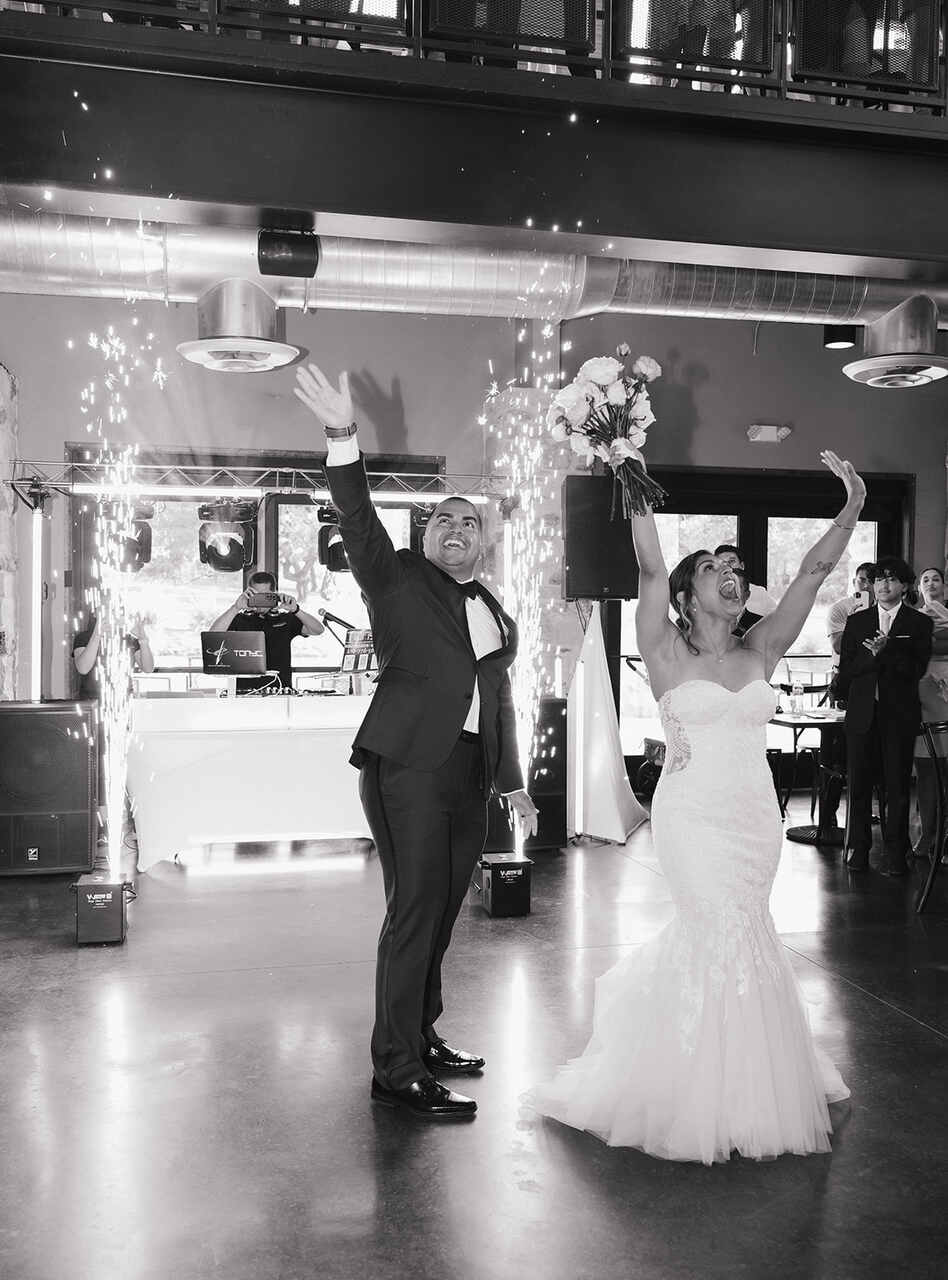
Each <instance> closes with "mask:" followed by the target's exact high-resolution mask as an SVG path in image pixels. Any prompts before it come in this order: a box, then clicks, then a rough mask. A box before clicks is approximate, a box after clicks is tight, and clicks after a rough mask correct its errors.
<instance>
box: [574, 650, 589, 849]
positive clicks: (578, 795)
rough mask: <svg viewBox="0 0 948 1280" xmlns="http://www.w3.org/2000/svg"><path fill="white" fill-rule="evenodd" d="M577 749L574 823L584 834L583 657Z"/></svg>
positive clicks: (578, 690)
mask: <svg viewBox="0 0 948 1280" xmlns="http://www.w3.org/2000/svg"><path fill="white" fill-rule="evenodd" d="M574 679H575V682H576V751H575V753H574V764H575V769H576V777H575V779H574V781H575V787H576V790H575V795H574V798H575V804H576V814H575V819H574V823H573V825H574V826H575V828H576V832H575V834H576V835H578V836H579V835H582V834H583V832H584V831H585V829H586V814H585V812H584V809H583V806H584V797H583V769H584V767H585V755H586V735H585V728H586V672H585V670H584V667H583V662H582V659H580V661H579V662H577V663H576V675H575V677H574Z"/></svg>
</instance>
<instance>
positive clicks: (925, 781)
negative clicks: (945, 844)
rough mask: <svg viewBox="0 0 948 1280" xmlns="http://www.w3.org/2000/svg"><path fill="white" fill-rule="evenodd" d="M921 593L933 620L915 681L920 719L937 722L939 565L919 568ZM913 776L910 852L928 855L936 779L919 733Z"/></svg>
mask: <svg viewBox="0 0 948 1280" xmlns="http://www.w3.org/2000/svg"><path fill="white" fill-rule="evenodd" d="M918 590H919V595H920V597H921V600H920V603H919V606H918V608H919V612H920V613H925V614H927V615H928V617H930V618H931V619H932V621H933V622H934V624H935V630H934V634H933V636H932V656H931V658H930V659H929V663H928V666H927V668H926V669H925V674H924V675H923V676H922V678H921V680H920V681H919V682H918V696H919V699H920V700H921V704H922V720H923V721H927V722H928V723H929V724H937V723H939V722H940V721H943V720H948V608H946V607H945V575H944V574H943V573H942V571H941V570H940V569H936V568H931V569H923V570H922V572H921V573H920V574H919V578H918ZM935 748H936V750H937V751H938V754H939V756H941V757H944V756H948V740H946V738H945V736H944V735H941V734H940V735H939V736H938V737H937V738H936V739H935ZM915 776H916V777H917V779H918V819H919V824H920V831H919V837H918V843H917V844H916V845H915V846H914V847H913V849H912V853H913V854H914V855H915V857H916V858H929V859H930V858H931V857H932V848H933V845H934V843H935V839H936V836H937V834H938V833H937V831H936V815H937V800H938V782H937V779H936V776H935V766H934V764H932V761H931V757H930V756H929V754H928V747H927V746H926V745H925V739H924V738H923V737H922V735H921V734H919V736H918V737H917V738H916V739H915Z"/></svg>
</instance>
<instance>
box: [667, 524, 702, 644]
mask: <svg viewBox="0 0 948 1280" xmlns="http://www.w3.org/2000/svg"><path fill="white" fill-rule="evenodd" d="M710 555H711V552H710V551H705V550H703V549H702V550H701V551H692V553H691V555H690V556H685V558H684V560H679V561H678V563H677V564H676V565H675V567H674V569H672V571H671V573H670V574H669V575H668V594H669V597H670V598H671V607H672V608H673V609H674V610H675V626H676V627H677V628H678V630H679V631H680V632H681V634H682V635H683V636H684V638H685V644H686V645H687V646H688V652H689V653H693V654H696V655H697V654H699V653H700V652H701V650H700V649H699V648H698V646H697V645H696V644H694V643H693V642H692V639H691V628H692V627H693V625H694V623H693V622H692V620H691V616H690V614H689V613H688V608H689V606H690V604H691V601H692V599H693V597H694V593H695V567H696V565H697V563H698V561H699V560H700V559H701V558H702V556H710ZM679 592H681V594H682V595H683V596H684V597H685V602H684V605H682V603H681V601H680V600H679V599H678V593H679Z"/></svg>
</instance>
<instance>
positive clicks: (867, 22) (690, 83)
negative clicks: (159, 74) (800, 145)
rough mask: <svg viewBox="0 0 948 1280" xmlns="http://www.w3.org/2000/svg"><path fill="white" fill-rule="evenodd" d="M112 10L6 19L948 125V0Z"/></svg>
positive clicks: (199, 5)
mask: <svg viewBox="0 0 948 1280" xmlns="http://www.w3.org/2000/svg"><path fill="white" fill-rule="evenodd" d="M102 4H103V0H72V3H70V4H68V5H48V4H47V5H38V4H28V3H18V2H17V0H0V10H9V11H13V10H19V11H21V12H26V13H29V14H31V15H40V16H44V15H45V16H53V17H57V18H64V17H66V18H71V19H75V20H76V21H77V22H83V23H89V22H99V23H101V22H109V23H114V24H118V25H119V26H123V27H125V28H127V27H128V26H129V25H135V26H144V27H152V28H162V29H167V30H173V31H175V32H178V33H182V34H183V35H184V36H186V33H189V32H192V33H194V32H196V33H200V34H201V35H203V36H204V37H206V36H213V37H220V38H221V39H225V40H228V41H237V40H257V41H266V42H274V43H276V44H279V43H282V44H283V45H286V44H293V45H297V46H303V47H317V48H324V49H325V48H334V47H335V48H339V49H343V50H345V49H348V50H356V51H358V50H368V49H371V50H374V51H384V52H386V53H389V54H392V55H396V56H406V57H415V58H439V59H440V58H443V59H444V60H445V61H447V62H457V63H466V64H467V65H471V64H475V65H484V66H496V67H507V68H518V69H519V70H521V71H524V72H538V71H540V72H545V73H562V74H571V75H574V76H585V77H590V78H601V79H606V80H613V81H625V82H631V83H634V84H639V85H660V86H671V87H677V88H690V89H694V90H704V91H713V92H718V93H730V94H744V95H751V96H760V97H770V98H778V99H787V100H798V101H811V102H822V103H831V104H835V105H839V106H849V107H855V106H862V107H865V108H874V109H882V110H895V111H907V112H916V113H923V114H926V115H936V116H943V115H945V113H946V76H945V60H944V47H945V39H944V35H945V32H944V26H945V10H944V6H943V3H942V0H600V2H599V3H597V0H178V2H177V3H152V2H151V0H115V2H114V3H109V4H108V8H107V9H105V10H104V9H103V7H102ZM2 29H3V14H2V13H0V33H2ZM116 34H118V33H116ZM175 43H179V42H178V40H177V37H176V39H175ZM260 52H261V53H263V52H264V51H263V50H262V49H261V50H260Z"/></svg>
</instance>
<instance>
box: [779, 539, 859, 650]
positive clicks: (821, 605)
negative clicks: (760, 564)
mask: <svg viewBox="0 0 948 1280" xmlns="http://www.w3.org/2000/svg"><path fill="white" fill-rule="evenodd" d="M826 526H827V521H826V520H825V519H810V518H807V517H805V516H771V517H770V518H769V519H768V521H767V590H768V591H769V592H770V594H771V595H772V596H773V597H774V599H775V600H779V599H780V597H781V596H782V595H783V594H784V592H785V591H786V589H787V587H788V586H789V585H790V583H791V582H792V581H793V579H794V577H795V576H796V573H797V570H798V569H799V567H800V562H801V560H802V559H803V557H804V555H805V554H806V553H807V551H808V550H809V549H810V547H812V546H813V544H814V542H816V541H817V540H818V539H819V538H821V537H822V536H823V534H824V533H825V532H826ZM876 538H877V526H876V523H875V521H873V520H860V521H859V522H858V523H857V525H856V529H855V532H854V533H853V535H852V537H851V538H850V540H849V546H848V547H847V548H846V551H845V552H844V553H843V556H842V558H841V559H840V561H839V563H838V564H837V566H836V568H835V569H834V570H833V572H832V573H831V574H830V575H829V577H828V578H826V579H825V581H824V582H823V585H822V586H821V587H820V590H819V592H818V593H817V597H816V603H815V604H814V606H813V608H812V609H811V610H810V614H809V617H808V618H807V620H806V622H805V623H804V624H803V630H802V631H801V632H800V634H799V636H798V637H797V640H796V643H795V644H794V645H793V647H792V648H791V649H790V656H794V655H807V656H810V655H814V654H822V655H829V654H830V652H831V649H830V643H829V639H828V638H827V634H826V616H827V613H828V612H829V608H830V605H832V604H834V603H835V601H837V600H841V599H842V598H843V596H848V595H851V594H852V591H853V575H854V574H855V572H856V566H857V565H860V564H862V563H863V562H864V561H866V560H870V561H871V560H875V558H876ZM829 665H831V664H829Z"/></svg>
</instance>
